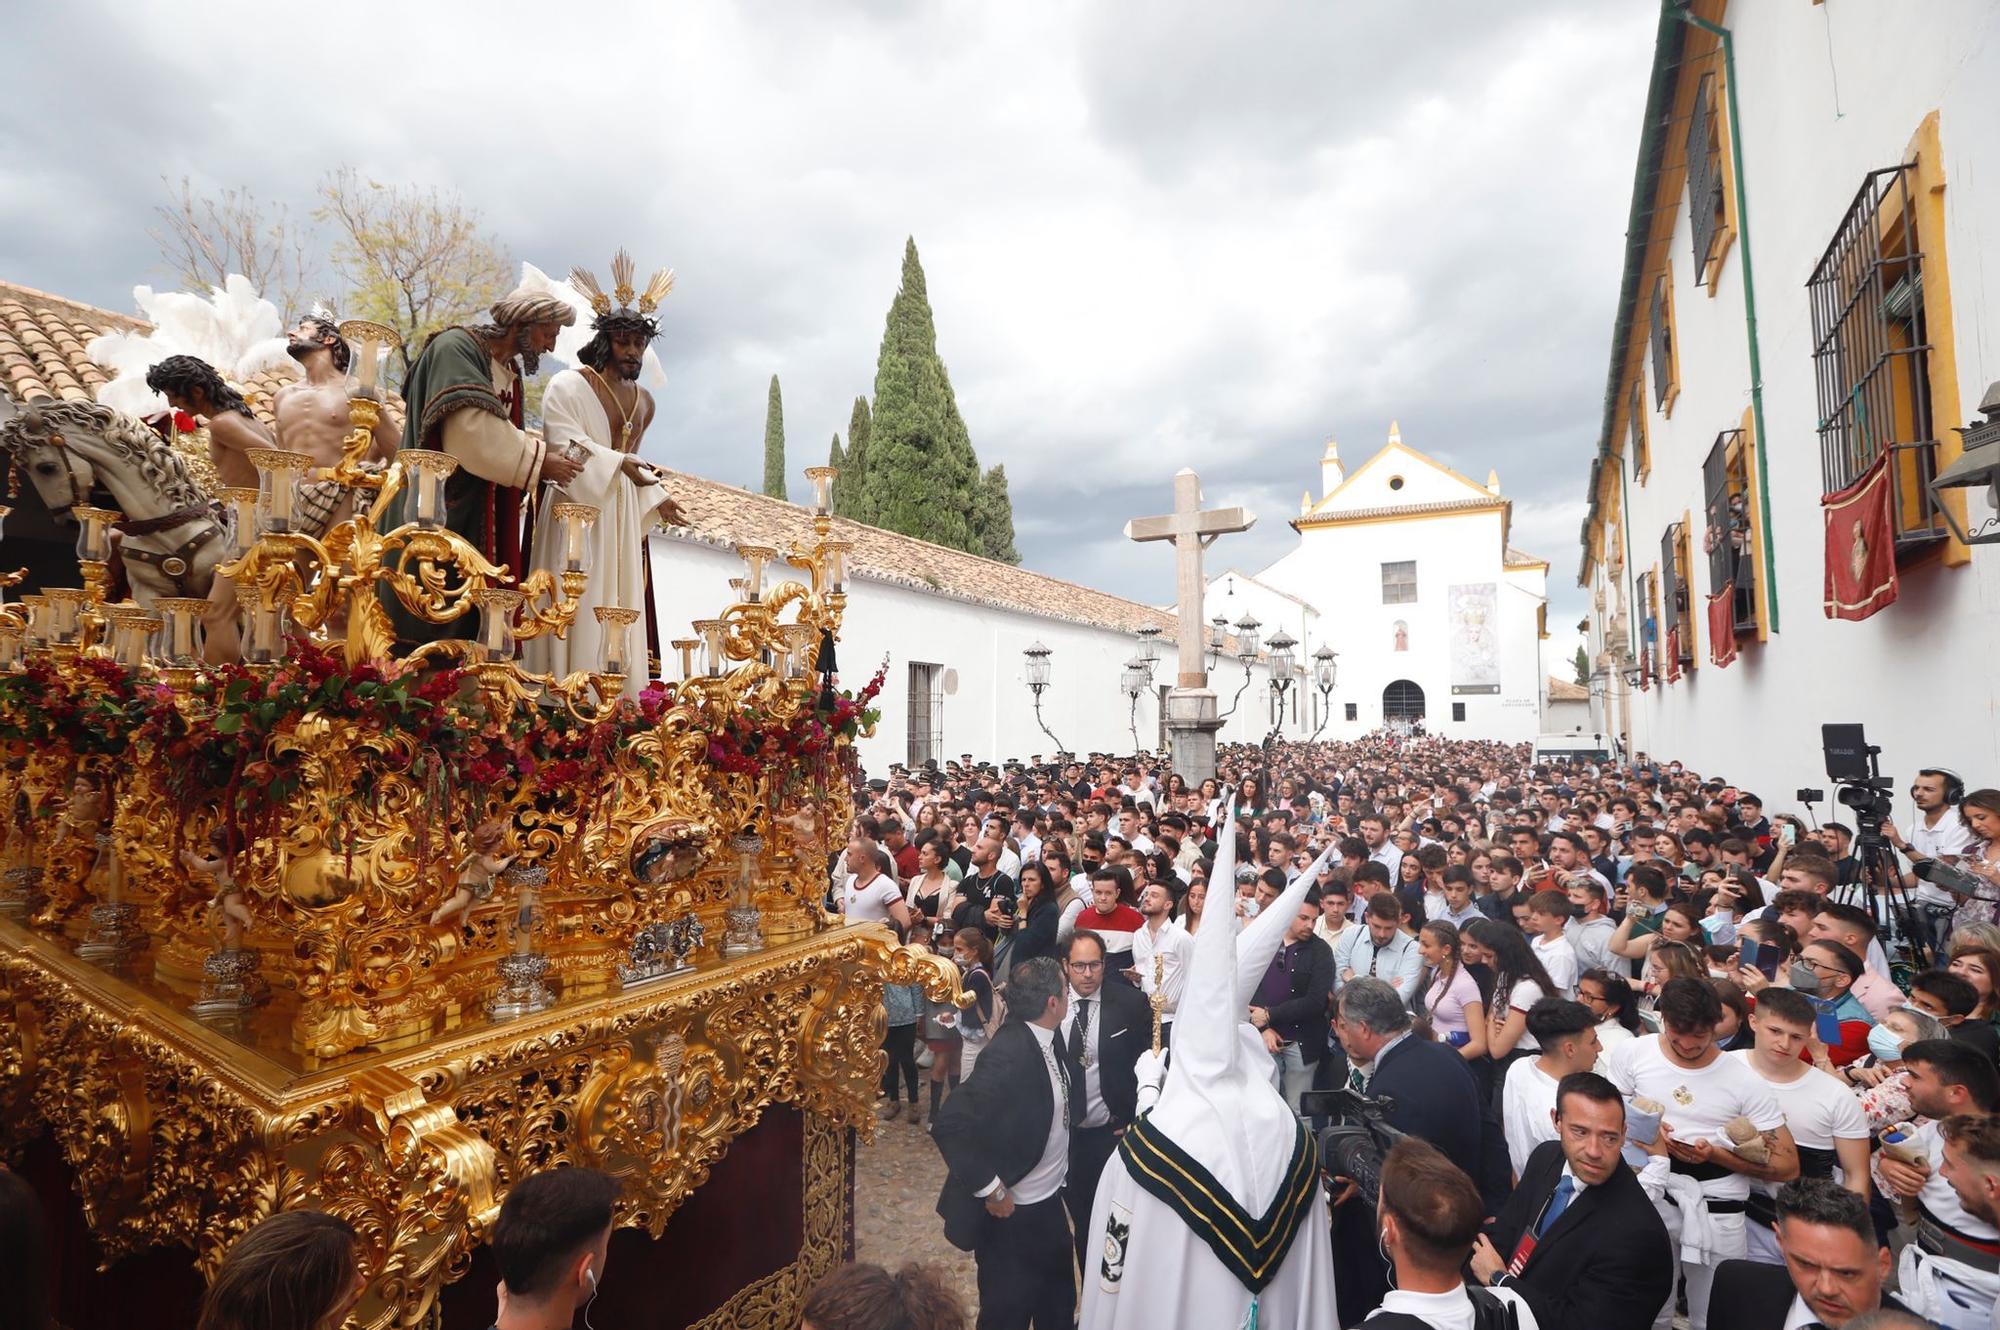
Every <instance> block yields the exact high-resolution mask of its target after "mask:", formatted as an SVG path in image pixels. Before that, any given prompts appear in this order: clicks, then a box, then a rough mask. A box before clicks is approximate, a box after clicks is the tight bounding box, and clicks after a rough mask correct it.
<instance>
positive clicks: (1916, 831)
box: [1883, 808, 1973, 974]
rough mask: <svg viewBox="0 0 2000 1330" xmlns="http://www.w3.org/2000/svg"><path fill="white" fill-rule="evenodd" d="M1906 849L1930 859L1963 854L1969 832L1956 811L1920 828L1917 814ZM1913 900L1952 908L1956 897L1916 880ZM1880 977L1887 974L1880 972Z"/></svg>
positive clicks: (1969, 842) (1968, 848)
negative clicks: (1930, 825) (1935, 823)
mask: <svg viewBox="0 0 2000 1330" xmlns="http://www.w3.org/2000/svg"><path fill="white" fill-rule="evenodd" d="M1905 838H1906V839H1907V840H1908V841H1909V842H1910V848H1911V849H1912V850H1914V851H1916V852H1917V853H1918V854H1927V855H1929V856H1930V857H1931V858H1933V859H1937V858H1941V857H1943V856H1944V855H1947V854H1951V855H1961V856H1962V855H1965V854H1967V853H1970V851H1971V849H1972V842H1973V836H1972V829H1971V828H1970V827H1968V826H1966V825H1965V818H1964V817H1963V816H1962V815H1960V813H1959V811H1958V810H1957V809H1956V808H1947V809H1945V810H1944V816H1943V817H1940V818H1939V819H1938V823H1937V825H1936V826H1934V827H1927V826H1925V825H1924V815H1923V814H1922V813H1919V814H1917V824H1916V825H1915V826H1914V827H1911V828H1910V830H1909V831H1908V832H1906V833H1905ZM1916 897H1917V899H1918V900H1920V901H1924V902H1926V903H1927V904H1931V905H1956V904H1958V897H1956V896H1954V895H1952V894H1951V893H1950V892H1949V891H1946V890H1945V889H1944V888H1943V887H1934V886H1932V885H1931V884H1930V883H1928V882H1924V881H1921V880H1920V881H1918V883H1917V891H1916ZM1883 973H1884V974H1887V973H1888V971H1887V970H1884V971H1883Z"/></svg>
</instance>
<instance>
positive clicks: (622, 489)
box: [521, 369, 667, 697]
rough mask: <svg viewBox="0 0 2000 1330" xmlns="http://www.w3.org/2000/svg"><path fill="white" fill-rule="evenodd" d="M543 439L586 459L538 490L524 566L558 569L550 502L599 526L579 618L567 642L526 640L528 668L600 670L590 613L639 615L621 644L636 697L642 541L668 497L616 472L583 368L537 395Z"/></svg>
mask: <svg viewBox="0 0 2000 1330" xmlns="http://www.w3.org/2000/svg"><path fill="white" fill-rule="evenodd" d="M542 434H543V436H544V437H545V438H546V439H547V440H548V446H549V448H550V449H551V450H558V449H560V448H562V447H563V445H565V444H567V443H570V442H572V441H575V442H579V443H581V444H583V446H584V447H585V448H586V449H587V450H588V451H589V453H590V460H589V461H588V462H587V463H585V465H584V468H583V472H582V474H580V475H579V476H577V478H576V479H574V480H572V481H571V482H570V483H569V484H568V485H566V486H563V487H561V488H557V487H556V486H554V485H547V486H544V487H543V489H542V498H541V507H540V509H539V511H538V512H537V514H536V519H535V543H534V548H533V549H532V550H530V551H529V562H528V566H529V568H530V569H531V570H538V569H542V568H547V569H549V570H550V571H552V572H558V573H559V572H561V571H562V566H563V562H562V560H563V547H562V525H561V524H560V523H559V522H557V521H556V520H555V519H554V517H552V516H550V513H549V508H550V506H551V505H552V504H557V503H587V504H591V505H593V506H595V507H596V509H597V523H596V525H595V526H593V527H592V528H591V532H590V536H589V538H588V540H587V541H586V542H585V546H584V560H585V562H584V566H585V568H587V569H588V570H589V572H590V581H589V584H588V585H587V586H586V587H585V588H584V592H583V596H582V598H581V599H579V600H578V601H577V606H576V621H575V622H574V623H572V624H571V625H570V628H569V634H568V636H567V638H564V639H558V638H556V637H554V636H547V635H545V636H542V637H538V638H535V639H533V640H532V641H529V642H526V643H523V644H522V648H521V654H522V659H523V662H524V663H525V664H526V666H527V668H529V669H530V670H533V671H535V672H537V673H552V674H554V675H556V677H558V678H560V677H562V676H563V675H565V674H569V673H571V672H572V671H575V670H595V669H601V668H602V667H603V659H604V643H603V633H602V631H601V630H600V629H599V627H598V623H597V616H596V615H595V614H594V613H592V611H593V610H595V609H596V608H597V607H598V606H600V605H615V606H620V607H623V608H625V609H628V610H637V611H639V619H638V621H637V622H636V623H634V624H633V625H632V627H631V628H630V629H629V630H627V641H626V650H627V651H628V652H629V653H630V658H631V660H632V665H633V667H632V668H631V669H629V670H627V671H626V674H625V696H627V697H637V696H638V695H639V691H640V689H642V688H644V687H645V686H646V683H647V673H648V671H647V670H646V668H645V661H646V637H645V633H646V569H645V563H644V560H645V558H646V536H647V535H648V534H650V533H651V531H652V530H653V528H654V526H655V525H657V523H658V517H657V513H658V510H659V506H660V504H661V503H662V502H663V501H664V500H665V499H666V498H667V492H666V490H665V489H663V488H662V487H660V486H659V485H636V484H634V483H633V482H632V481H631V480H630V479H628V478H627V477H626V476H625V473H624V472H623V471H621V470H620V469H619V468H620V467H621V466H622V465H623V464H624V461H625V457H626V454H625V453H623V452H620V451H619V450H618V448H617V446H616V430H615V427H614V426H613V425H612V422H611V420H610V419H609V418H608V417H607V416H606V415H605V412H604V404H603V403H602V402H600V401H599V400H598V397H597V394H596V393H595V392H594V391H592V389H591V386H590V381H589V379H587V378H586V377H585V376H584V374H583V373H582V372H581V371H580V370H573V369H566V370H564V371H562V372H561V373H560V374H557V375H556V376H555V377H553V378H551V379H550V380H549V386H548V388H547V389H546V390H544V391H543V393H542Z"/></svg>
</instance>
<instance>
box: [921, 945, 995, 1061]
mask: <svg viewBox="0 0 2000 1330" xmlns="http://www.w3.org/2000/svg"><path fill="white" fill-rule="evenodd" d="M951 956H952V959H953V960H955V961H957V962H958V972H959V980H958V982H959V987H961V988H963V989H964V990H965V991H966V992H968V993H970V994H972V1005H971V1006H969V1007H967V1008H965V1009H964V1010H963V1011H952V1012H948V1013H946V1014H945V1019H946V1020H947V1021H948V1022H949V1023H950V1024H951V1025H953V1026H955V1027H956V1028H957V1030H958V1037H959V1050H958V1075H957V1077H956V1078H954V1082H953V1083H954V1084H956V1082H957V1081H962V1080H964V1079H965V1078H966V1077H968V1076H970V1075H972V1066H973V1064H974V1063H975V1062H977V1061H979V1051H980V1050H981V1049H983V1048H985V1047H986V1040H987V1038H988V1037H989V1036H990V1035H991V1034H992V1031H993V1025H994V1021H993V1012H994V1007H993V1003H994V998H993V969H992V966H993V944H992V943H991V942H989V941H987V940H986V931H985V930H984V929H982V928H961V929H959V930H958V931H957V932H956V933H953V934H952V935H951ZM933 1078H935V1077H933Z"/></svg>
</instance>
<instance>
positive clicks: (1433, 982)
mask: <svg viewBox="0 0 2000 1330" xmlns="http://www.w3.org/2000/svg"><path fill="white" fill-rule="evenodd" d="M1417 954H1418V955H1419V956H1421V957H1423V961H1424V971H1423V973H1422V974H1421V975H1420V976H1419V977H1418V979H1417V990H1416V991H1417V1002H1418V1003H1421V1005H1422V1010H1423V1012H1424V1013H1425V1014H1426V1015H1428V1016H1429V1017H1430V1023H1431V1029H1432V1030H1433V1031H1434V1032H1435V1033H1436V1034H1437V1037H1438V1038H1439V1039H1442V1040H1443V1041H1444V1042H1445V1043H1447V1044H1450V1045H1451V1046H1452V1047H1453V1048H1455V1049H1457V1050H1458V1055H1459V1056H1460V1057H1462V1058H1464V1059H1465V1060H1466V1061H1467V1062H1471V1061H1473V1060H1474V1059H1476V1058H1482V1057H1485V1056H1486V1007H1485V1004H1484V1003H1482V1002H1481V1001H1480V997H1479V985H1478V983H1477V982H1475V981H1474V979H1473V977H1472V975H1471V974H1470V973H1469V972H1468V971H1467V970H1466V968H1465V964H1464V962H1463V961H1462V960H1461V959H1460V957H1459V949H1458V929H1457V928H1455V927H1453V926H1452V925H1451V924H1449V923H1447V922H1445V921H1444V920H1442V919H1437V920H1433V921H1432V922H1430V923H1427V924H1425V925H1424V926H1423V928H1422V929H1420V930H1419V931H1418V933H1417ZM1413 1005H1415V1004H1413Z"/></svg>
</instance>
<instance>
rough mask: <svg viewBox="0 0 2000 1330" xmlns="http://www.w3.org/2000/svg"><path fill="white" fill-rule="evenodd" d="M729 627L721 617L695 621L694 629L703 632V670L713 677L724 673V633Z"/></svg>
mask: <svg viewBox="0 0 2000 1330" xmlns="http://www.w3.org/2000/svg"><path fill="white" fill-rule="evenodd" d="M728 627H729V625H728V624H726V623H724V622H723V621H722V620H720V619H696V620H695V621H694V630H695V631H696V632H697V633H700V634H701V645H702V653H701V659H702V672H703V673H704V674H706V675H708V677H709V678H711V679H712V678H714V677H715V676H717V675H719V674H721V673H722V658H723V652H722V635H723V633H724V632H725V631H726V630H727V629H728Z"/></svg>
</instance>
